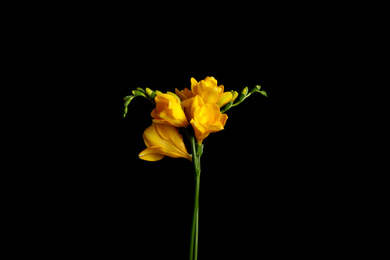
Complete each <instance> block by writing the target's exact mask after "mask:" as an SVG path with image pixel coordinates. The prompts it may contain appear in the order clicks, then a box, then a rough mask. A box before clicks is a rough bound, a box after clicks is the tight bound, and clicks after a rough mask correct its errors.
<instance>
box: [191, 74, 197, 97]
mask: <svg viewBox="0 0 390 260" xmlns="http://www.w3.org/2000/svg"><path fill="white" fill-rule="evenodd" d="M191 91H192V93H194V95H199V91H198V81H196V79H194V78H191Z"/></svg>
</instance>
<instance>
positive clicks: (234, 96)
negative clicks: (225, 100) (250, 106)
mask: <svg viewBox="0 0 390 260" xmlns="http://www.w3.org/2000/svg"><path fill="white" fill-rule="evenodd" d="M237 97H238V92H237V91H234V92H233V91H232V100H230V101H231V102H234V100H236V98H237Z"/></svg>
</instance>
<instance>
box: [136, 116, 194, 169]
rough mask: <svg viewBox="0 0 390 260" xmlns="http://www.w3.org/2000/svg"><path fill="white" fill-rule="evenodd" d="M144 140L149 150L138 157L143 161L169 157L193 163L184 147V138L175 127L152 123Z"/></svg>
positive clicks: (144, 135) (146, 131) (145, 132)
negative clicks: (184, 159)
mask: <svg viewBox="0 0 390 260" xmlns="http://www.w3.org/2000/svg"><path fill="white" fill-rule="evenodd" d="M143 138H144V142H145V144H146V146H147V147H148V148H146V149H145V150H143V151H142V152H141V153H140V154H139V155H138V156H139V158H140V159H142V160H146V161H158V160H161V159H162V158H164V156H169V157H173V158H186V159H188V160H190V161H192V157H191V155H190V154H189V153H188V152H187V149H186V147H185V145H184V142H183V137H182V136H181V135H180V134H179V132H178V130H177V128H176V127H174V126H170V125H164V124H156V123H152V125H151V126H150V127H148V128H146V130H145V131H144V134H143Z"/></svg>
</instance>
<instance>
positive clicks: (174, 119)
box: [151, 93, 188, 127]
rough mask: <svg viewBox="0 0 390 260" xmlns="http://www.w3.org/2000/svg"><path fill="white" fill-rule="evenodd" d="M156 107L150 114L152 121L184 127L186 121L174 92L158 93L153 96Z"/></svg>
mask: <svg viewBox="0 0 390 260" xmlns="http://www.w3.org/2000/svg"><path fill="white" fill-rule="evenodd" d="M154 101H155V102H156V108H155V109H153V111H152V113H151V115H152V117H153V118H154V119H153V122H155V123H161V124H168V125H173V126H176V127H186V126H187V125H188V121H187V118H186V115H185V114H184V111H183V109H182V107H181V104H180V99H179V98H178V97H177V96H176V95H175V94H174V93H168V94H159V95H157V96H156V97H155V98H154Z"/></svg>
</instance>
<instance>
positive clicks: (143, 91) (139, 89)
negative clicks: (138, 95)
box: [137, 87, 146, 94]
mask: <svg viewBox="0 0 390 260" xmlns="http://www.w3.org/2000/svg"><path fill="white" fill-rule="evenodd" d="M137 90H138V91H140V92H142V93H144V94H146V92H145V90H144V89H143V88H139V87H138V88H137Z"/></svg>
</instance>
